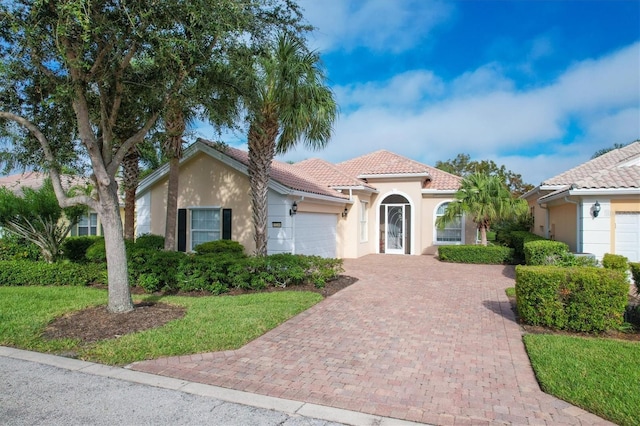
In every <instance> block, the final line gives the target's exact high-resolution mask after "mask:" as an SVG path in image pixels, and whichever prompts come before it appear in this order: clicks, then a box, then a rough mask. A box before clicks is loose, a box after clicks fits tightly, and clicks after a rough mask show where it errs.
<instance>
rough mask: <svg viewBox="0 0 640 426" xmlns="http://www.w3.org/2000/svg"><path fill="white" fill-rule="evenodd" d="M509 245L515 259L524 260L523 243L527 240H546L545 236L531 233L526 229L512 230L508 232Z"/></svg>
mask: <svg viewBox="0 0 640 426" xmlns="http://www.w3.org/2000/svg"><path fill="white" fill-rule="evenodd" d="M509 236H510V239H511V247H513V250H514V256H515V258H516V259H522V260H524V258H525V255H524V245H525V243H528V242H529V241H538V240H546V238H544V237H541V236H540V235H536V234H532V233H531V232H527V231H512V232H511V233H510V234H509Z"/></svg>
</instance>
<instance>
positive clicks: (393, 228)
mask: <svg viewBox="0 0 640 426" xmlns="http://www.w3.org/2000/svg"><path fill="white" fill-rule="evenodd" d="M385 208H386V217H387V223H386V228H387V232H386V238H385V250H384V252H385V253H389V254H404V246H405V226H404V223H405V222H404V216H405V206H404V204H396V205H394V204H387V205H386V206H385Z"/></svg>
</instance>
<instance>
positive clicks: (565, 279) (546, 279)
mask: <svg viewBox="0 0 640 426" xmlns="http://www.w3.org/2000/svg"><path fill="white" fill-rule="evenodd" d="M628 291H629V284H628V282H627V281H626V277H625V275H624V274H623V273H622V272H620V271H616V270H612V269H603V268H595V267H570V268H564V267H557V266H517V267H516V301H517V302H516V303H517V307H518V315H519V316H520V318H521V320H522V321H523V322H524V323H526V324H530V325H540V326H545V327H550V328H554V329H560V330H570V331H578V332H602V331H606V330H612V329H618V328H619V327H620V326H621V325H622V323H623V317H624V312H625V307H626V305H627V293H628Z"/></svg>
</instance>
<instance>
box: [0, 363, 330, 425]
mask: <svg viewBox="0 0 640 426" xmlns="http://www.w3.org/2000/svg"><path fill="white" fill-rule="evenodd" d="M256 398H258V397H257V396H256ZM0 424H1V425H47V426H53V425H65V426H68V425H110V426H112V425H230V426H232V425H238V426H240V425H242V426H244V425H265V426H270V425H282V426H339V425H341V424H342V423H334V422H329V421H324V420H318V419H314V418H310V417H303V416H300V415H296V414H289V413H285V412H280V411H275V410H269V409H264V408H256V407H252V406H249V405H243V404H238V403H232V402H225V401H223V400H220V399H216V398H211V397H207V396H201V395H194V394H190V393H185V392H182V391H178V390H171V389H163V388H158V387H154V386H149V385H144V384H139V383H132V382H130V381H126V380H120V379H117V378H112V377H104V376H99V375H94V374H88V373H85V372H81V371H73V370H69V369H65V368H59V367H55V366H52V365H46V364H41V363H38V362H32V361H26V360H23V359H15V358H10V357H5V356H0Z"/></svg>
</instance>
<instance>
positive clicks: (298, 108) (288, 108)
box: [246, 35, 337, 256]
mask: <svg viewBox="0 0 640 426" xmlns="http://www.w3.org/2000/svg"><path fill="white" fill-rule="evenodd" d="M246 105H247V108H248V113H249V134H248V144H249V180H250V186H251V206H252V209H253V223H254V239H255V242H256V254H257V255H262V256H264V255H266V254H267V192H268V183H269V176H270V172H271V162H272V160H273V158H274V156H275V155H276V153H284V152H287V151H288V150H290V149H292V148H293V147H294V146H295V145H296V144H297V143H298V142H299V141H302V142H303V143H304V145H305V146H306V147H307V148H311V149H321V148H324V147H325V146H326V144H327V143H328V142H329V139H330V137H331V132H332V129H333V123H334V121H335V119H336V116H337V105H336V102H335V100H334V97H333V93H332V92H331V90H330V89H329V88H328V87H327V86H325V74H324V72H323V70H322V69H321V68H320V57H319V55H318V54H317V53H316V52H309V51H308V50H307V48H306V46H305V45H304V44H303V43H302V42H300V41H299V40H297V39H294V38H292V37H290V36H287V35H282V36H280V37H279V38H278V41H277V43H276V44H275V46H273V47H272V48H271V49H269V50H268V51H267V53H266V54H265V55H264V56H261V57H260V58H259V59H258V60H257V65H256V70H255V85H254V89H253V91H252V93H251V95H250V97H249V98H248V99H247V101H246Z"/></svg>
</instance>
